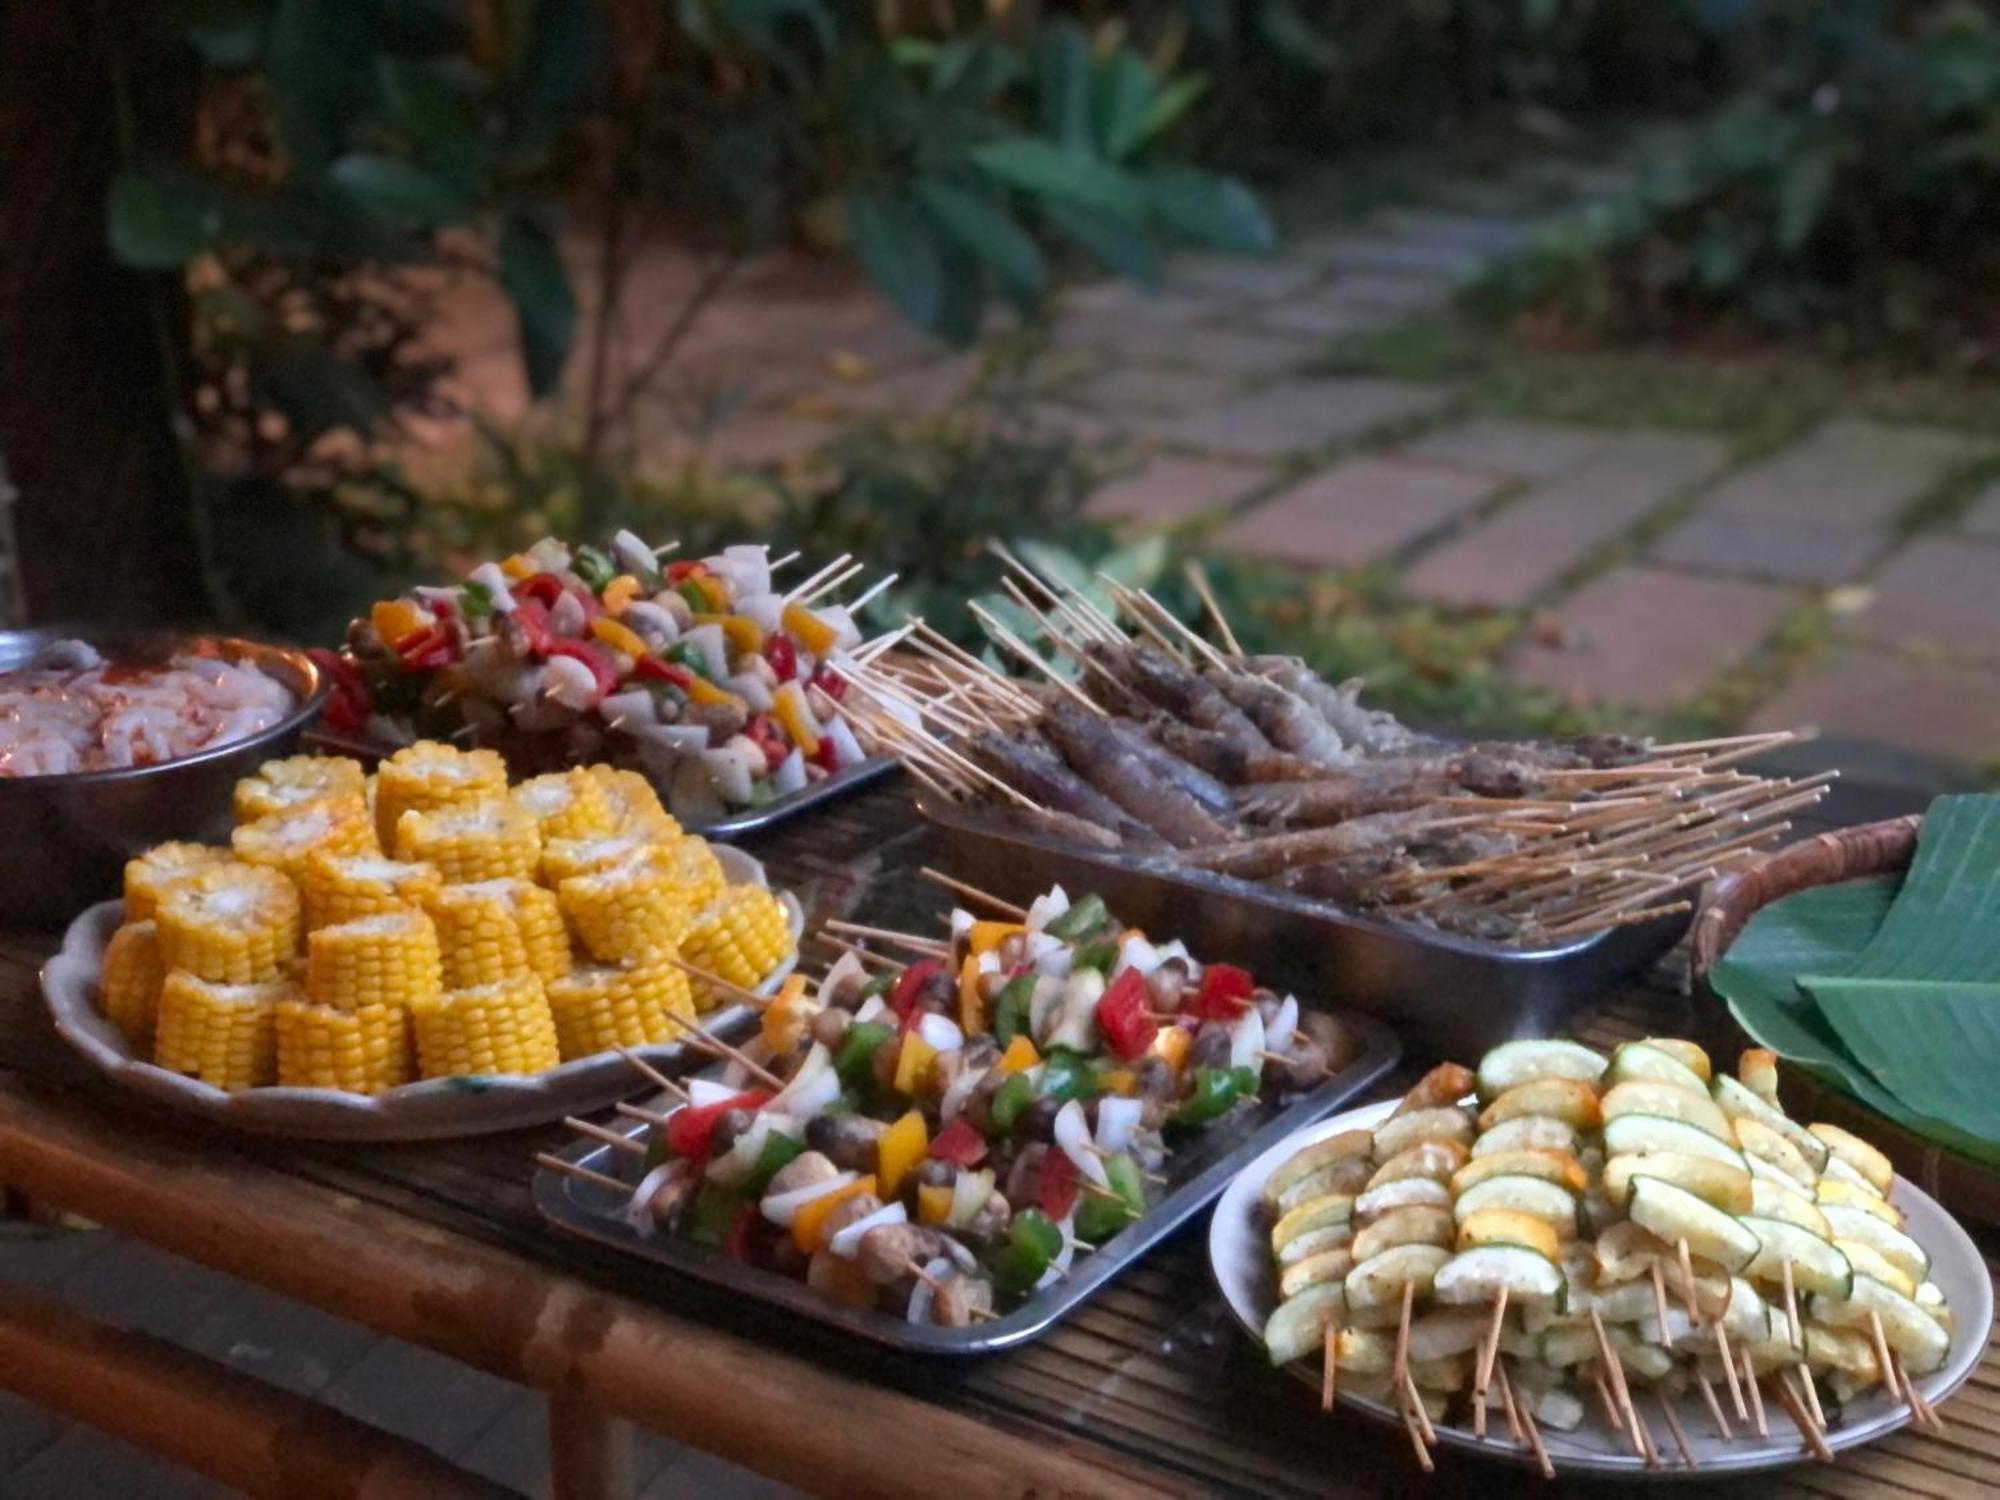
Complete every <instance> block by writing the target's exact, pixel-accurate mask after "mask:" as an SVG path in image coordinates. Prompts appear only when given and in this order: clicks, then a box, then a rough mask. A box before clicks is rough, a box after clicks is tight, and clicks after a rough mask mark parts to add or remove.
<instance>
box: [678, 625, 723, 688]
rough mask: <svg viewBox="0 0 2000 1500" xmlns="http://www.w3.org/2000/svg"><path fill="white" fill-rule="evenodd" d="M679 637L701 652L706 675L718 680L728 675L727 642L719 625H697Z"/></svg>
mask: <svg viewBox="0 0 2000 1500" xmlns="http://www.w3.org/2000/svg"><path fill="white" fill-rule="evenodd" d="M681 639H682V640H683V641H685V642H686V643H687V644H688V645H690V646H692V647H694V649H695V650H697V651H699V652H700V653H701V660H702V665H703V667H704V669H705V675H706V676H708V677H711V678H713V679H714V680H715V681H717V682H720V681H722V679H723V678H725V677H727V676H728V675H729V642H728V641H727V640H726V639H724V637H723V634H722V627H721V626H720V625H697V626H695V628H694V629H692V630H687V631H683V632H682V633H681Z"/></svg>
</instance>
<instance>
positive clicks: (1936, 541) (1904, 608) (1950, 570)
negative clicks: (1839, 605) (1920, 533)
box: [1850, 537, 2000, 657]
mask: <svg viewBox="0 0 2000 1500" xmlns="http://www.w3.org/2000/svg"><path fill="white" fill-rule="evenodd" d="M1850 625H1851V628H1852V629H1853V630H1854V631H1855V633H1856V634H1859V635H1863V636H1866V637H1867V638H1868V639H1870V640H1873V641H1877V642H1880V643H1881V644H1883V645H1902V646H1921V647H1927V648H1934V649H1938V650H1943V651H1949V652H1967V653H1976V654H1979V655H1983V656H1992V657H2000V545H1996V544H1992V543H1987V542H1980V541H1969V540H1966V539H1964V538H1961V537H1920V538H1918V539H1917V540H1916V541H1913V542H1911V543H1910V545H1909V546H1907V547H1905V548H1904V549H1903V550H1902V551H1901V552H1899V553H1897V554H1896V555H1895V556H1894V557H1892V558H1890V559H1889V561H1888V562H1887V563H1886V564H1884V565H1883V568H1882V571H1881V572H1880V573H1878V574H1877V575H1876V577H1875V598H1874V601H1873V602H1872V603H1871V604H1870V605H1869V607H1868V608H1867V609H1866V610H1864V611H1862V613H1860V614H1859V615H1856V616H1855V617H1854V618H1853V620H1852V621H1851V622H1850Z"/></svg>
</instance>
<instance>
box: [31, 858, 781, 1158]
mask: <svg viewBox="0 0 2000 1500" xmlns="http://www.w3.org/2000/svg"><path fill="white" fill-rule="evenodd" d="M713 847H714V849H715V857H716V859H717V860H718V861H720V863H721V865H722V873H723V877H724V879H726V880H727V881H728V882H729V884H731V885H759V886H761V885H765V884H766V881H765V878H764V867H763V866H762V865H760V864H759V863H758V862H757V861H756V860H754V859H752V858H751V857H750V856H749V855H747V854H745V853H744V852H743V851H742V850H740V849H736V848H733V847H731V846H730V845H728V844H716V845H714V846H713ZM778 899H779V900H780V901H782V902H783V903H784V905H785V912H786V915H787V916H788V917H789V919H790V922H791V929H792V949H793V954H792V957H790V958H788V959H786V960H785V962H784V963H783V964H781V965H780V966H779V967H778V968H777V969H776V970H775V971H773V972H772V974H771V975H770V977H769V978H767V979H766V980H765V981H764V983H763V984H762V985H760V986H759V987H758V988H759V991H760V992H761V993H765V994H769V993H771V992H772V991H774V990H776V988H777V987H778V985H779V983H780V982H781V981H782V980H783V979H784V978H785V976H786V975H787V974H789V973H791V971H792V968H793V965H794V964H796V963H797V961H798V953H797V950H798V945H799V938H800V936H801V935H802V934H803V932H804V930H805V913H804V912H803V911H802V910H800V908H799V903H798V902H797V901H796V900H795V899H794V898H793V897H792V895H791V893H790V892H789V891H780V892H779V893H778ZM121 916H122V912H121V910H120V908H119V903H117V902H116V901H104V902H100V903H99V904H97V905H96V906H93V907H91V908H89V909H88V910H87V911H85V912H84V913H83V915H81V916H79V917H78V918H77V919H76V920H75V921H74V922H72V923H70V925H69V930H68V931H67V932H65V933H64V934H63V945H62V949H61V951H59V952H58V953H57V954H56V955H55V956H54V957H53V958H51V959H50V960H49V961H48V963H47V964H45V965H43V967H42V995H43V997H44V998H45V999H46V1000H47V1001H48V1006H49V1017H50V1019H51V1020H53V1021H54V1022H55V1027H56V1030H57V1031H58V1032H60V1033H61V1034H62V1038H63V1040H64V1041H66V1042H68V1043H69V1044H70V1045H71V1046H72V1047H74V1048H76V1050H77V1051H79V1052H81V1053H82V1054H83V1055H84V1056H85V1057H87V1058H89V1059H90V1060H91V1062H93V1063H95V1064H96V1065H97V1066H98V1067H99V1068H101V1069H102V1070H103V1071H104V1073H105V1074H106V1075H107V1076H108V1077H109V1078H110V1079H111V1080H112V1081H113V1082H114V1083H118V1084H122V1085H123V1086H125V1087H126V1088H129V1089H131V1090H133V1091H134V1092H135V1093H140V1094H144V1095H145V1096H146V1097H147V1098H149V1099H153V1100H155V1101H157V1102H159V1103H161V1104H165V1105H169V1106H171V1107H172V1108H174V1109H181V1110H186V1111H188V1112H190V1113H192V1114H197V1115H200V1116H202V1117H203V1118H204V1119H208V1120H213V1121H214V1122H215V1123H217V1124H219V1125H231V1126H235V1127H236V1128H237V1129H240V1130H248V1131H253V1132H255V1133H256V1134H258V1135H277V1136H289V1137H292V1138H295V1139H301V1140H323V1141H429V1140H442V1139H445V1138H447V1137H452V1136H466V1135H490V1134H492V1133H494V1132H496V1131H501V1130H518V1129H521V1128H522V1127H523V1126H527V1125H546V1124H548V1123H549V1122H550V1121H552V1120H560V1119H561V1118H562V1117H563V1116H564V1115H573V1114H583V1113H586V1112H588V1111H590V1110H594V1109H602V1108H603V1107H604V1106H605V1105H607V1104H610V1103H611V1102H613V1101H614V1100H617V1099H623V1098H625V1097H627V1096H628V1095H631V1094H635V1093H639V1092H642V1091H644V1090H645V1089H646V1088H647V1087H649V1085H648V1084H647V1082H646V1080H645V1079H644V1078H642V1077H640V1076H639V1074H638V1073H637V1071H636V1070H635V1069H634V1068H633V1067H632V1065H631V1064H630V1063H628V1062H627V1061H625V1059H624V1058H622V1057H620V1056H619V1055H618V1054H617V1053H615V1052H600V1053H598V1054H597V1055H596V1056H595V1057H579V1058H574V1059H572V1060H571V1061H569V1062H566V1063H563V1064H562V1065H561V1066H559V1067H555V1068H551V1069H549V1071H548V1072H546V1073H537V1074H534V1075H532V1076H529V1077H522V1078H507V1077H485V1076H481V1077H469V1078H432V1079H426V1080H424V1081H423V1082H420V1083H406V1084H404V1085H403V1086H402V1087H401V1088H394V1089H390V1090H389V1091H388V1092H387V1093H384V1094H377V1095H374V1096H370V1095H367V1094H349V1093H343V1092H341V1091H340V1090H339V1089H300V1088H263V1089H244V1090H242V1091H240V1092H238V1093H234V1094H230V1093H225V1092H223V1091H222V1090H221V1089H218V1088H215V1087H213V1086H212V1085H210V1084H206V1083H202V1082H200V1081H198V1080H196V1079H193V1078H188V1077H185V1076H184V1075H182V1074H179V1073H174V1072H171V1071H169V1070H168V1069H166V1068H162V1067H160V1066H158V1065H157V1064H155V1063H152V1062H150V1061H148V1060H147V1059H145V1058H143V1057H139V1056H137V1055H135V1054H134V1053H133V1051H132V1049H131V1045H130V1043H128V1042H127V1041H126V1039H125V1035H124V1033H123V1032H121V1031H120V1030H119V1029H118V1028H117V1027H116V1026H113V1025H112V1024H111V1023H110V1022H109V1021H107V1020H106V1019H105V1018H104V1013H103V1011H101V1010H100V1009H99V1008H98V1003H97V983H98V975H99V973H100V971H101V969H102V967H103V962H104V945H105V944H106V943H108V942H110V941H111V934H112V933H113V932H115V931H116V930H117V928H118V923H119V921H120V918H121ZM751 1014H752V1012H751V1010H750V1008H749V1007H748V1006H744V1005H732V1006H727V1007H725V1008H723V1009H721V1010H715V1011H710V1012H709V1013H708V1014H707V1015H705V1016H704V1017H703V1018H702V1025H703V1027H704V1029H706V1030H708V1031H711V1032H714V1033H716V1034H717V1035H720V1036H723V1037H728V1036H730V1035H731V1034H732V1033H733V1032H735V1031H738V1030H741V1029H742V1028H743V1023H744V1022H745V1021H746V1020H748V1019H749V1018H750V1016H751ZM634 1050H635V1051H637V1052H639V1053H640V1054H642V1055H643V1056H645V1057H646V1058H647V1059H649V1060H650V1061H653V1062H656V1063H659V1062H672V1061H673V1060H675V1059H676V1058H678V1057H680V1055H681V1053H682V1051H683V1050H684V1044H682V1043H680V1042H661V1043H655V1044H653V1045H651V1046H646V1047H639V1048H635V1049H634Z"/></svg>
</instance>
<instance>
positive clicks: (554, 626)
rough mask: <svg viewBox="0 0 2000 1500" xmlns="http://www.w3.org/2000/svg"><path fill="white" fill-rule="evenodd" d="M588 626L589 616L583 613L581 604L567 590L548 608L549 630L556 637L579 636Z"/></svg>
mask: <svg viewBox="0 0 2000 1500" xmlns="http://www.w3.org/2000/svg"><path fill="white" fill-rule="evenodd" d="M589 624H590V616H588V615H586V614H585V613H584V612H583V604H582V602H581V601H580V600H578V598H577V597H576V595H574V594H572V593H571V592H570V591H569V590H568V589H564V590H563V592H562V597H561V598H559V599H557V600H556V602H555V603H554V604H552V605H550V606H549V629H551V630H553V631H554V632H555V633H556V634H557V635H566V636H571V637H576V636H580V635H582V634H583V632H584V629H585V628H586V627H587V626H588V625H589Z"/></svg>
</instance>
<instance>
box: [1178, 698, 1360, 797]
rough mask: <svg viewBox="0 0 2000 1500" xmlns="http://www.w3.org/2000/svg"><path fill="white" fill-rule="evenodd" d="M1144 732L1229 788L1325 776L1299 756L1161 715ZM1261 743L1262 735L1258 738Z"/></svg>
mask: <svg viewBox="0 0 2000 1500" xmlns="http://www.w3.org/2000/svg"><path fill="white" fill-rule="evenodd" d="M1146 729H1147V732H1148V733H1150V734H1151V735H1152V737H1153V738H1154V739H1156V740H1158V741H1159V742H1160V743H1161V744H1162V745H1164V746H1166V747H1167V749H1169V750H1171V751H1173V753H1174V754H1175V755H1178V756H1179V757H1180V758H1181V759H1182V760H1184V761H1186V762H1187V763H1188V764H1189V765H1191V766H1198V767H1200V768H1201V769H1202V770H1204V771H1206V772H1208V774H1209V775H1211V776H1213V777H1215V778H1216V779H1217V780H1219V781H1222V782H1225V783H1226V784H1228V785H1230V786H1239V787H1240V786H1248V785H1255V784H1257V783H1259V782H1270V781H1304V780H1308V779H1310V778H1312V777H1316V776H1322V775H1325V774H1326V771H1327V768H1326V767H1325V766H1322V765H1321V764H1320V763H1319V762H1318V761H1313V760H1307V759H1306V758H1305V757H1304V756H1302V755H1288V754H1286V753H1285V752H1284V751H1283V750H1274V749H1272V748H1271V747H1270V746H1269V745H1268V744H1262V743H1260V744H1257V745H1246V744H1244V743H1243V742H1242V740H1241V739H1240V738H1235V737H1232V736H1230V735H1227V734H1223V733H1221V732H1220V731H1218V730H1214V729H1197V728H1196V727H1195V726H1194V725H1192V724H1183V723H1181V722H1180V721H1179V720H1177V719H1170V718H1168V717H1167V716H1166V715H1164V714H1156V715H1154V716H1153V717H1152V718H1151V719H1148V720H1147V721H1146ZM1258 739H1259V741H1262V739H1263V736H1262V735H1259V736H1258Z"/></svg>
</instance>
